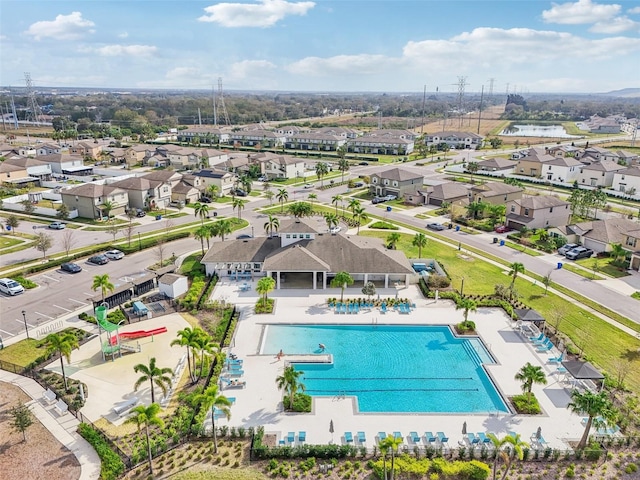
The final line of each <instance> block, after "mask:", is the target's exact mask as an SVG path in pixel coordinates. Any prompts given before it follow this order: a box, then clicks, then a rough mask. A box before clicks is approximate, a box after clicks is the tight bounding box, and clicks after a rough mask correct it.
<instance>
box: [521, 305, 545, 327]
mask: <svg viewBox="0 0 640 480" xmlns="http://www.w3.org/2000/svg"><path fill="white" fill-rule="evenodd" d="M513 316H514V319H515V320H517V321H518V322H520V323H518V325H521V324H522V322H530V324H533V325H535V326H536V327H537V328H538V331H540V332H543V331H544V323H545V319H544V317H543V316H542V315H540V314H539V313H538V312H537V311H536V310H533V309H531V308H514V309H513ZM534 330H535V329H534Z"/></svg>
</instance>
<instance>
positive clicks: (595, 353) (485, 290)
mask: <svg viewBox="0 0 640 480" xmlns="http://www.w3.org/2000/svg"><path fill="white" fill-rule="evenodd" d="M360 234H361V235H363V236H372V237H378V238H381V239H382V240H384V239H385V238H386V236H387V235H388V233H386V232H372V231H364V232H361V233H360ZM400 237H401V240H400V242H399V243H398V245H397V248H398V249H399V250H403V251H404V252H405V254H406V255H407V256H408V257H409V258H416V257H417V255H418V249H417V248H416V247H414V246H413V245H411V241H412V239H413V235H408V234H400ZM422 257H423V258H435V259H436V260H438V262H440V263H441V264H442V265H443V267H444V268H445V270H446V271H447V273H448V274H449V276H450V277H451V280H452V286H453V287H454V288H456V289H458V290H459V289H460V286H461V283H462V279H463V278H464V293H466V294H479V295H483V294H491V293H493V290H494V286H495V285H496V284H509V281H510V279H509V277H508V276H507V272H508V267H504V268H500V267H497V266H494V265H492V264H489V263H487V262H484V261H482V260H481V259H478V258H476V256H475V255H468V254H461V252H460V251H458V250H457V249H456V248H453V247H451V246H447V245H442V244H441V243H439V242H434V241H431V242H429V244H428V245H427V247H426V248H423V249H422ZM525 273H526V272H525ZM516 290H517V291H518V294H519V295H520V297H521V300H522V301H523V302H524V303H525V304H527V305H528V306H530V307H531V308H533V309H535V310H537V311H538V312H540V314H541V315H542V316H543V317H545V318H547V319H549V320H551V319H553V318H554V317H555V316H556V315H557V312H561V313H562V320H561V323H560V330H561V332H562V333H563V334H564V335H567V336H568V337H569V338H570V339H571V340H572V341H573V343H575V344H576V345H577V346H578V347H583V348H584V351H585V354H586V356H587V358H588V359H589V360H590V361H592V362H594V363H595V364H596V365H598V366H599V367H600V368H602V369H603V370H604V371H607V372H610V373H611V374H615V373H616V372H617V369H618V368H620V366H619V364H620V361H621V360H624V359H628V358H637V357H636V356H637V351H638V349H640V340H639V339H637V338H634V337H633V336H631V335H627V334H624V333H622V332H621V331H620V330H619V329H618V328H616V327H615V326H613V325H610V324H609V323H607V322H605V321H603V320H601V319H600V318H598V317H596V316H595V315H593V314H591V313H589V312H587V311H586V310H584V309H582V308H580V306H579V305H577V304H576V302H569V301H567V300H564V299H563V298H561V297H559V296H557V295H554V294H552V293H549V294H548V295H546V296H545V295H544V286H543V285H542V284H541V283H537V284H535V285H534V284H532V283H530V282H527V281H525V280H522V279H520V280H517V281H516ZM626 382H627V385H628V386H629V387H630V388H631V389H633V390H634V391H636V392H639V391H640V369H637V368H635V369H634V368H630V369H629V373H628V376H627V378H626Z"/></svg>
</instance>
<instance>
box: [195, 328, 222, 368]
mask: <svg viewBox="0 0 640 480" xmlns="http://www.w3.org/2000/svg"><path fill="white" fill-rule="evenodd" d="M194 344H195V345H194V349H196V348H197V349H198V351H199V352H200V373H199V374H198V378H202V374H203V373H204V357H205V355H213V353H214V352H217V351H218V349H219V347H220V346H219V345H218V344H217V343H216V342H214V341H213V338H211V336H210V335H209V334H208V333H206V332H205V331H204V330H203V331H202V334H201V335H198V336H197V337H196V338H195V339H194ZM194 369H195V364H194Z"/></svg>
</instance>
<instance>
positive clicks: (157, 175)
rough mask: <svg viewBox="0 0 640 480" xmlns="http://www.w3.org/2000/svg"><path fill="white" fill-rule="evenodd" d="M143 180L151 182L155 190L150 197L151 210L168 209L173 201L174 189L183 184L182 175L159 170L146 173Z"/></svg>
mask: <svg viewBox="0 0 640 480" xmlns="http://www.w3.org/2000/svg"><path fill="white" fill-rule="evenodd" d="M142 178H146V179H147V180H150V181H151V185H152V187H153V188H154V191H153V192H152V193H153V194H152V195H151V196H150V207H151V208H166V207H168V206H169V204H170V203H171V201H172V199H173V197H172V193H173V192H172V189H173V187H174V186H177V185H178V183H180V182H182V174H180V173H178V172H173V171H170V170H157V171H155V172H149V173H145V174H144V175H143V176H142Z"/></svg>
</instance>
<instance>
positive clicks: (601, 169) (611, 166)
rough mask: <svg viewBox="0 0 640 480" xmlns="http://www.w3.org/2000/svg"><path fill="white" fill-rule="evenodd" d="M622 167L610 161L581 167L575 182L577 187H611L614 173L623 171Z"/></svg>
mask: <svg viewBox="0 0 640 480" xmlns="http://www.w3.org/2000/svg"><path fill="white" fill-rule="evenodd" d="M624 169H625V167H624V165H619V164H617V163H616V162H612V161H611V160H602V161H599V162H594V163H591V164H587V165H582V166H581V167H580V171H579V172H578V176H577V178H576V181H577V182H578V184H579V185H589V186H590V187H607V188H608V187H611V186H612V185H613V177H614V175H615V173H616V172H619V171H620V170H624Z"/></svg>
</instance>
